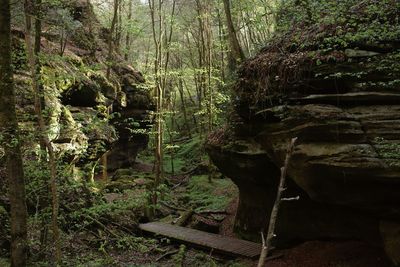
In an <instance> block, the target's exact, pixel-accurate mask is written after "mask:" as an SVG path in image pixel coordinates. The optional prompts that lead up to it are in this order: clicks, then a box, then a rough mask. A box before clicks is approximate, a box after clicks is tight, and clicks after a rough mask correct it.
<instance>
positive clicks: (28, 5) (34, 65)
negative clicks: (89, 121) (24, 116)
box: [24, 0, 61, 263]
mask: <svg viewBox="0 0 400 267" xmlns="http://www.w3.org/2000/svg"><path fill="white" fill-rule="evenodd" d="M24 8H25V42H26V50H27V57H28V64H29V67H30V73H31V78H32V89H33V91H34V99H35V113H36V117H37V121H38V126H39V132H40V138H41V142H42V143H43V144H45V146H46V149H47V153H48V156H49V162H48V165H49V169H50V190H51V196H52V218H51V224H52V231H53V242H54V246H55V254H54V260H55V262H57V263H59V262H60V261H61V243H60V236H59V235H60V233H59V228H58V208H59V204H58V203H59V202H58V192H57V162H56V156H55V152H54V149H53V145H52V143H51V141H50V140H49V138H48V136H47V134H46V123H45V120H44V118H43V114H42V105H41V97H40V95H41V90H40V80H41V78H40V72H37V69H38V59H37V56H36V55H35V48H34V46H33V45H32V38H31V31H32V20H31V16H32V14H31V12H32V11H33V10H34V8H33V3H32V1H31V0H25V7H24ZM39 45H40V44H39Z"/></svg>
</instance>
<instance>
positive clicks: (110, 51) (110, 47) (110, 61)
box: [106, 0, 120, 79]
mask: <svg viewBox="0 0 400 267" xmlns="http://www.w3.org/2000/svg"><path fill="white" fill-rule="evenodd" d="M119 1H120V0H114V14H113V19H112V22H111V28H110V34H109V36H108V56H107V61H108V62H107V74H106V77H107V79H110V75H111V66H112V64H113V60H114V58H113V42H114V38H113V34H114V32H115V26H116V24H117V19H118V6H119Z"/></svg>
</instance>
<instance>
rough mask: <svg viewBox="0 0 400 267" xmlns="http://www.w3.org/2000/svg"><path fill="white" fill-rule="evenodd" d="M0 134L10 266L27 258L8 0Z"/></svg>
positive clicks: (2, 24) (3, 4)
mask: <svg viewBox="0 0 400 267" xmlns="http://www.w3.org/2000/svg"><path fill="white" fill-rule="evenodd" d="M0 134H1V136H2V137H3V142H2V144H1V145H2V147H3V148H4V150H5V155H6V172H7V178H8V189H9V198H10V205H11V267H24V266H26V260H27V217H28V215H27V209H26V197H25V181H24V171H23V166H22V155H21V148H20V139H19V129H18V122H17V116H16V111H15V91H14V81H13V70H12V61H11V14H10V1H9V0H0Z"/></svg>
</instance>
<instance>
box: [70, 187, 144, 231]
mask: <svg viewBox="0 0 400 267" xmlns="http://www.w3.org/2000/svg"><path fill="white" fill-rule="evenodd" d="M125 195H126V196H129V197H126V198H123V199H117V200H115V201H112V202H107V201H104V200H101V201H99V202H97V203H94V205H93V206H91V207H87V208H82V209H80V210H74V211H73V212H72V213H71V214H69V216H70V219H71V220H73V221H74V222H75V224H74V225H73V227H74V228H75V227H76V228H85V227H88V226H90V225H93V224H94V223H96V221H102V220H103V219H109V220H115V219H116V218H123V217H124V216H127V217H126V218H125V219H130V220H135V219H138V218H137V217H136V218H135V215H138V216H140V214H141V212H142V211H143V210H144V207H145V206H146V205H147V195H146V192H144V191H142V192H138V191H131V190H127V191H126V192H125ZM132 223H134V221H132Z"/></svg>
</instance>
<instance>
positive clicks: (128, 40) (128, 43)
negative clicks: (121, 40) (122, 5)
mask: <svg viewBox="0 0 400 267" xmlns="http://www.w3.org/2000/svg"><path fill="white" fill-rule="evenodd" d="M132 6H133V2H132V1H131V0H128V25H129V27H128V28H127V30H126V40H125V56H124V58H125V60H126V61H128V60H129V54H130V51H131V33H130V23H131V22H132Z"/></svg>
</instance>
